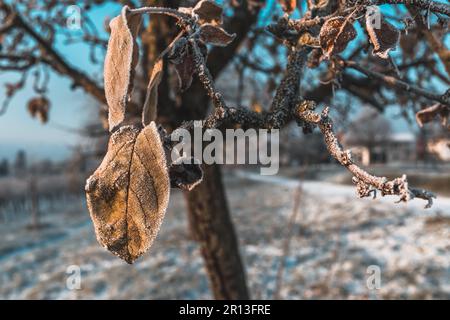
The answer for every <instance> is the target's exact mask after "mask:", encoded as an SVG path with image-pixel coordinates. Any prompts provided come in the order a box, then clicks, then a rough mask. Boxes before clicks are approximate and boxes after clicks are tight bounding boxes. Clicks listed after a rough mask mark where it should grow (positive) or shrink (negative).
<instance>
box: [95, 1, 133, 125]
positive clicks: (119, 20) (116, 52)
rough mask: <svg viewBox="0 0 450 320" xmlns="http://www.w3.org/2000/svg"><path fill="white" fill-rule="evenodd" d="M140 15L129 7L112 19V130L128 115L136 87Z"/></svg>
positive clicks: (107, 72)
mask: <svg viewBox="0 0 450 320" xmlns="http://www.w3.org/2000/svg"><path fill="white" fill-rule="evenodd" d="M140 23H141V18H140V15H129V14H128V7H127V6H125V7H124V8H123V9H122V13H121V15H119V16H117V17H115V18H114V19H112V20H111V22H110V28H111V36H110V38H109V42H108V50H107V52H106V57H105V65H104V78H105V79H104V81H105V94H106V100H107V102H108V106H109V129H110V131H113V129H115V128H116V127H117V126H119V125H120V124H121V123H122V122H123V121H124V120H125V116H126V107H127V103H128V101H129V100H130V94H131V91H132V89H133V78H134V74H135V68H136V65H137V62H138V58H139V49H138V45H137V43H136V39H135V38H136V35H137V33H138V29H139V26H140Z"/></svg>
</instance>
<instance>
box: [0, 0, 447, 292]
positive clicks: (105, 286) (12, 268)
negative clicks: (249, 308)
mask: <svg viewBox="0 0 450 320" xmlns="http://www.w3.org/2000/svg"><path fill="white" fill-rule="evenodd" d="M125 2H127V1H61V2H60V3H55V2H54V1H31V0H30V1H23V0H22V1H1V4H2V6H4V5H6V6H12V7H14V10H17V12H19V14H20V15H22V16H23V17H24V20H25V21H26V22H30V24H29V25H31V26H33V27H34V28H35V30H36V32H37V33H38V34H41V35H42V37H43V38H44V39H45V40H46V41H48V42H49V43H51V48H50V49H51V51H53V53H51V52H50V51H48V48H45V47H44V48H43V45H42V43H39V41H37V38H36V37H35V36H33V35H31V36H30V35H29V34H28V33H27V32H24V31H23V29H24V27H23V26H22V27H20V26H19V27H17V28H16V29H14V28H13V29H12V30H10V31H9V32H8V33H6V34H5V35H3V34H2V37H1V39H2V48H1V51H0V52H1V54H0V62H1V66H0V85H1V86H2V87H3V89H2V91H1V93H0V103H2V104H3V107H1V110H2V112H1V115H0V299H213V298H214V297H217V295H214V293H213V290H211V289H210V285H209V277H208V274H210V273H209V272H208V269H207V266H206V265H205V262H204V259H203V258H202V252H203V251H202V250H203V247H202V246H203V242H201V241H199V239H198V237H197V236H196V235H195V234H194V232H193V229H192V225H191V224H192V223H193V222H192V221H191V220H190V215H188V214H187V212H189V210H190V209H189V201H192V199H190V198H189V196H186V194H184V193H183V192H182V191H180V190H178V189H172V191H171V200H170V205H169V208H168V210H167V213H166V218H165V220H164V222H163V226H162V228H161V231H160V233H159V235H158V237H157V240H156V241H155V243H154V245H153V247H152V248H151V249H150V251H149V252H148V253H146V254H145V255H144V256H143V257H141V258H140V259H139V260H138V261H137V262H136V263H135V264H133V265H128V264H126V263H125V262H124V261H122V260H120V259H118V258H117V257H115V256H113V255H112V254H111V253H109V252H108V251H106V249H104V248H102V247H101V246H100V245H99V244H98V242H97V241H96V239H95V233H94V228H93V225H92V222H91V219H90V217H89V212H88V210H87V208H86V201H85V194H84V184H85V181H86V178H87V177H89V175H91V174H92V173H93V171H94V170H95V169H96V168H97V166H98V165H99V163H100V161H101V159H102V157H103V156H104V154H105V150H106V145H107V141H108V133H107V132H105V130H104V122H105V119H106V118H105V115H106V109H105V105H104V103H103V102H102V101H101V98H99V97H98V96H96V93H95V92H94V94H88V93H86V88H84V85H83V84H81V85H80V83H79V79H75V78H74V77H73V75H70V71H71V70H69V71H67V70H61V64H58V62H57V63H56V64H55V63H53V62H49V63H47V62H43V61H45V59H50V60H51V61H58V60H57V57H58V56H62V57H64V61H63V64H62V65H63V66H64V65H66V66H70V67H73V68H74V69H75V70H78V71H79V72H82V73H83V75H84V74H86V75H89V77H90V79H91V80H92V81H93V82H94V83H98V84H99V88H101V83H102V63H103V59H104V54H105V49H106V43H107V39H108V28H107V27H105V25H106V26H107V24H108V21H109V19H110V18H111V17H114V16H116V15H117V14H119V12H120V9H121V6H122V5H123V3H125ZM135 2H136V3H134V1H130V4H133V3H134V4H136V5H139V4H138V2H139V1H135ZM142 2H145V3H143V4H148V5H170V6H175V7H176V4H175V3H167V1H142ZM147 2H148V3H147ZM176 2H177V1H176ZM217 2H218V3H220V4H223V5H224V6H225V8H226V10H225V15H226V19H225V29H226V30H229V28H227V26H233V25H234V27H235V28H238V29H237V30H240V29H243V30H244V31H243V32H244V35H242V36H241V35H238V38H237V40H236V41H238V42H239V44H237V45H236V46H235V47H233V48H232V49H233V50H234V51H232V52H231V53H227V52H225V53H223V55H224V56H220V54H219V53H218V52H220V51H219V50H226V49H224V48H218V49H210V50H211V51H210V55H209V59H208V61H209V63H211V64H214V61H215V60H214V59H219V60H220V59H222V60H223V61H226V62H227V63H223V65H221V69H220V70H216V69H213V74H214V76H215V77H216V78H217V86H218V88H219V90H221V91H222V92H223V93H224V96H225V98H226V100H227V101H228V102H229V103H230V104H232V105H245V106H248V107H249V108H251V109H252V110H255V111H258V110H265V109H266V108H267V106H269V105H270V101H271V99H272V97H273V94H274V90H275V88H276V86H275V85H276V84H277V83H278V82H279V81H280V79H281V77H282V70H283V67H284V66H285V64H286V51H285V49H284V48H283V47H282V46H280V45H279V43H278V42H277V41H275V40H274V38H273V37H270V36H269V34H268V33H265V32H264V31H263V30H264V28H265V27H266V26H267V25H268V24H269V23H270V22H272V21H273V19H275V18H276V17H279V16H281V15H282V14H283V13H282V11H281V9H280V7H279V5H278V4H277V3H276V1H270V0H269V1H217ZM443 2H445V1H443ZM195 3H196V1H180V4H181V5H184V6H189V5H193V4H195ZM297 5H298V8H297V10H296V11H295V12H294V14H293V17H294V18H299V17H301V16H302V15H303V14H304V13H305V11H306V1H298V4H297ZM73 6H75V7H73ZM68 7H70V9H68ZM77 8H78V9H77ZM1 9H2V11H1V12H2V16H1V19H0V22H1V23H6V22H5V21H7V19H6V18H7V16H8V10H7V9H5V7H1ZM77 10H79V11H77ZM382 10H383V12H384V13H385V15H386V17H387V18H388V19H389V21H390V22H391V23H392V24H393V25H395V26H397V27H398V28H399V29H401V30H402V38H401V39H404V37H406V36H408V37H413V38H414V37H416V38H415V39H414V40H412V41H404V42H402V40H401V42H400V45H399V48H397V50H395V51H393V52H392V57H393V61H394V63H395V64H396V65H397V66H398V69H400V72H401V73H402V79H404V80H405V81H409V82H411V83H415V84H416V85H419V86H422V87H424V88H427V89H429V90H434V91H436V92H445V91H446V90H447V89H448V84H449V77H448V75H447V74H446V72H445V67H444V65H443V63H442V62H441V61H440V60H439V57H438V56H437V55H436V54H434V53H433V52H432V51H430V50H429V48H428V44H427V42H426V41H425V40H424V39H426V36H423V35H422V34H421V33H420V30H419V29H420V28H419V29H418V28H417V27H416V28H414V27H411V29H410V30H409V33H405V28H406V27H405V26H404V25H403V24H402V23H403V21H402V19H400V18H397V17H403V16H408V9H407V8H405V7H404V6H392V7H391V6H383V7H382ZM239 12H241V13H242V12H244V13H245V14H246V15H247V16H245V15H244V18H242V17H240V16H239V15H238V14H237V13H239ZM78 13H79V14H80V16H79V19H80V21H81V25H80V27H79V28H76V27H74V25H73V24H70V25H68V24H67V21H68V19H70V18H73V19H74V17H75V18H77V17H78V16H77V14H78ZM74 14H75V16H74ZM236 17H237V18H236ZM245 17H247V18H245ZM248 17H251V19H250V18H248ZM158 19H159V20H158ZM158 19H155V20H154V21H153V20H151V21H149V20H146V21H145V28H147V29H146V30H147V31H148V30H151V29H152V27H153V29H152V30H154V32H158V33H159V34H160V36H161V37H162V38H164V39H165V40H164V41H163V42H162V44H161V43H160V42H161V41H160V42H158V43H159V44H158V45H159V46H160V47H162V48H163V47H164V44H165V43H167V42H170V40H171V39H172V38H173V36H172V35H173V34H174V31H173V30H172V29H170V28H169V27H167V25H171V26H172V24H173V21H171V24H170V23H169V21H170V20H167V19H165V18H158ZM234 19H241V20H238V21H239V22H241V23H242V21H243V20H249V21H248V25H241V24H238V25H236V23H237V22H236V20H234ZM429 19H430V21H431V22H430V23H431V25H432V27H433V28H435V34H436V36H437V37H440V38H439V39H441V41H442V43H443V44H444V45H445V46H447V47H448V45H449V37H448V33H446V32H445V31H444V32H442V31H441V29H439V28H438V26H439V23H440V21H439V16H438V15H436V16H430V18H429ZM74 21H75V22H76V21H77V20H76V19H75V20H74ZM74 21H72V20H71V23H75V22H74ZM152 23H153V25H152ZM155 25H157V26H159V27H155ZM158 28H159V29H158ZM433 28H432V29H433ZM25 30H26V28H25ZM433 30H434V29H433ZM28 31H29V30H28ZM230 31H234V30H230ZM236 32H238V31H236ZM145 34H149V35H150V36H148V37H146V36H145ZM157 40H158V39H155V38H154V37H153V38H152V36H151V33H150V31H148V32H147V33H143V35H142V40H140V45H141V46H142V47H144V48H147V49H146V50H144V53H141V54H142V55H148V59H150V60H151V57H152V54H153V56H155V54H156V55H157V54H158V52H160V51H162V50H161V48H160V47H158V46H156V49H154V47H152V46H151V44H152V43H155V42H157ZM159 40H161V39H159ZM422 40H423V41H422ZM365 42H367V39H366V38H365V35H364V33H363V32H361V30H359V29H358V37H357V38H356V39H355V44H354V45H350V46H349V47H348V48H347V50H346V51H344V52H343V56H344V57H351V58H352V59H355V60H358V61H362V62H363V63H368V64H369V65H371V68H374V70H378V71H379V72H385V73H386V74H391V73H392V72H394V71H393V70H392V67H391V65H390V64H389V63H386V62H385V61H383V60H382V59H378V58H375V57H372V56H370V51H371V50H367V49H365V48H363V47H364V46H363V45H361V43H365ZM36 43H37V44H36ZM413 44H414V45H413ZM149 48H150V49H149ZM152 48H153V49H152ZM361 48H362V49H361ZM46 50H47V51H46ZM155 50H156V53H153V51H155ZM11 52H13V53H14V54H17V55H18V56H19V55H21V58H20V57H19V58H17V59H18V60H19V61H17V60H15V61H13V60H11V58H10V57H7V54H11ZM222 52H223V51H222ZM35 54H36V59H37V60H36V61H34V60H33V61H31V62H30V61H22V60H23V59H25V60H27V59H28V58H24V57H35V56H34V55H35ZM38 58H39V59H41V60H39V59H38ZM21 59H22V60H21ZM33 59H34V58H33ZM28 60H30V59H28ZM31 60H32V59H31ZM219 60H217V61H219ZM402 66H403V68H404V69H403V68H402ZM147 67H148V66H147ZM58 68H59V69H58ZM407 68H411V69H407ZM147 69H148V68H147ZM147 69H145V66H144V67H143V70H144V71H143V74H142V75H141V77H142V79H141V80H142V82H143V83H145V84H146V81H145V80H146V79H147V78H146V76H145V72H146V71H145V70H147ZM353 71H354V70H351V71H350V72H342V73H340V74H338V75H336V74H335V73H333V72H331V71H330V69H329V66H328V65H327V64H326V63H321V64H320V65H319V66H318V67H317V68H314V69H308V71H307V72H306V73H305V75H304V79H303V82H302V86H303V87H304V88H302V89H303V90H304V91H303V92H304V94H305V96H306V97H309V98H311V99H313V98H314V99H315V100H318V101H319V102H320V103H327V104H332V106H333V108H332V115H333V117H334V118H335V122H336V132H337V134H338V137H339V141H340V142H341V143H342V145H343V146H344V148H346V149H350V150H352V154H353V156H354V158H355V160H356V161H357V162H358V163H360V164H361V165H362V166H363V167H364V168H366V169H367V170H368V171H370V172H372V173H374V174H376V175H380V176H386V177H388V178H395V177H398V176H401V175H402V174H407V176H408V181H409V183H410V185H414V186H415V187H421V188H425V189H427V190H430V191H432V192H434V193H435V194H436V195H437V199H436V200H435V203H434V205H433V207H432V208H431V209H424V206H425V204H426V203H425V202H424V201H422V200H414V201H411V202H408V203H396V201H397V198H396V197H377V198H376V199H371V198H365V199H358V198H357V196H356V191H355V187H354V185H353V184H352V181H351V175H350V174H349V173H348V172H347V171H346V170H345V168H343V167H341V166H340V165H338V164H337V163H336V161H334V160H333V159H332V158H331V157H330V155H329V153H328V151H327V150H326V147H325V145H324V143H323V138H322V135H321V134H320V133H319V132H318V131H314V132H313V133H311V134H307V135H305V134H303V133H302V132H301V130H300V129H299V127H298V125H297V124H295V123H290V124H288V125H287V126H286V127H285V128H284V129H283V130H282V131H281V134H280V142H279V145H278V146H279V149H280V158H279V160H278V161H279V165H280V172H279V174H278V175H276V176H261V175H259V170H258V167H256V166H244V165H225V166H222V168H221V170H222V178H220V181H219V183H222V184H223V186H224V190H225V191H224V194H226V198H224V199H225V201H226V203H227V204H228V208H227V209H229V210H227V211H229V215H230V219H231V221H232V222H233V225H234V227H232V228H234V231H235V234H236V239H237V240H236V241H237V246H238V254H239V253H240V257H241V259H242V265H243V266H244V267H243V274H245V275H246V285H247V287H248V291H249V292H250V296H251V297H252V298H256V299H430V298H438V299H450V135H449V131H448V130H445V129H443V128H442V126H441V125H440V124H439V123H437V122H436V123H428V124H426V125H425V126H423V127H422V128H420V127H419V126H417V124H416V123H415V120H414V114H415V112H416V111H418V110H420V109H421V108H423V107H426V106H429V105H431V104H432V103H431V102H430V101H428V100H427V99H425V98H423V97H416V96H411V94H410V93H407V94H405V93H403V92H397V91H396V90H394V89H392V88H385V87H383V86H382V85H381V84H379V83H376V81H375V80H370V81H369V80H367V78H365V77H363V76H361V75H360V74H356V73H355V72H353ZM168 72H169V73H170V74H171V76H170V77H169V78H170V79H169V80H168V82H170V81H172V83H176V78H174V75H173V70H172V71H171V70H169V71H168ZM174 79H175V80H174ZM77 81H78V82H77ZM174 81H175V82H174ZM175 86H176V85H175ZM143 87H144V89H145V85H144V86H143ZM169 87H170V86H169ZM198 87H200V89H199V90H197V89H198ZM83 88H84V89H85V90H83ZM161 90H162V91H163V92H162V93H161V97H162V98H161V101H162V102H161V104H162V107H161V106H160V109H161V110H162V111H161V115H160V117H159V120H160V122H161V123H163V124H164V125H165V126H166V127H167V128H168V130H169V131H170V128H171V127H172V128H173V127H176V126H177V125H178V124H179V123H180V122H181V121H183V120H186V119H199V118H202V117H203V113H201V112H200V111H199V110H195V111H194V112H193V113H187V112H188V111H186V110H189V106H197V105H202V103H203V104H204V105H205V107H204V110H205V111H204V112H206V111H207V110H208V108H209V102H208V101H206V102H205V101H204V100H205V98H203V96H204V92H202V88H201V86H199V85H198V83H197V82H194V84H193V87H192V88H191V89H189V90H191V92H193V93H191V95H189V94H186V93H184V94H179V93H176V94H174V93H173V92H170V90H168V89H166V87H165V86H164V85H162V89H161ZM195 90H197V91H195ZM94 91H95V90H94ZM144 92H145V91H144ZM175 95H177V96H175ZM193 97H194V98H198V97H202V98H201V101H200V102H199V103H198V104H197V103H193V102H192V101H196V100H195V99H194V98H193ZM165 98H166V99H165ZM39 99H40V100H39ZM193 99H194V100H193ZM188 102H189V103H188ZM33 105H34V106H36V105H37V106H38V107H37V110H40V111H38V112H35V111H33V110H36V109H33ZM183 108H184V109H183ZM192 109H194V107H192ZM174 114H176V115H180V116H179V117H178V116H177V117H175V116H173V115H174ZM39 120H40V121H39ZM197 192H200V191H197ZM207 196H208V197H215V195H214V194H209V195H206V196H205V199H207ZM205 201H206V200H205ZM225 207H227V206H225ZM210 209H211V210H213V207H211V208H210ZM194 223H195V222H194ZM373 270H379V274H378V273H377V274H376V276H377V277H378V276H379V278H377V279H379V280H380V281H379V283H378V285H377V286H376V287H374V286H373V283H372V282H371V281H372V280H373V278H371V276H373V272H372V271H373ZM73 276H76V277H78V276H79V280H80V282H79V286H77V287H76V288H74V287H73V286H71V285H70V284H71V283H72V284H73V279H74V278H73ZM231 277H233V276H231ZM239 277H241V275H239ZM241 278H242V277H241ZM76 279H78V278H76Z"/></svg>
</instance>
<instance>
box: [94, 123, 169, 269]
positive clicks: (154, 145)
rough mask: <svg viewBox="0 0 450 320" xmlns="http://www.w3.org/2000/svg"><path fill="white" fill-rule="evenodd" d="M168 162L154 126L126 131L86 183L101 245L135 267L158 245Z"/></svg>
mask: <svg viewBox="0 0 450 320" xmlns="http://www.w3.org/2000/svg"><path fill="white" fill-rule="evenodd" d="M169 193H170V181H169V176H168V171H167V166H166V158H165V154H164V150H163V147H162V143H161V139H160V136H159V133H158V129H157V128H156V125H155V123H154V122H151V123H150V124H149V125H148V126H146V127H145V128H144V129H142V130H141V128H140V127H137V126H122V127H120V128H119V129H118V130H117V131H115V132H114V133H113V134H112V136H111V138H110V141H109V145H108V152H107V153H106V156H105V158H104V159H103V161H102V163H101V165H100V166H99V168H98V169H97V170H96V171H95V172H94V174H93V175H92V176H91V177H90V178H89V179H88V180H87V182H86V195H87V203H88V208H89V211H90V214H91V218H92V220H93V222H94V227H95V232H96V235H97V240H98V241H99V242H100V244H101V245H103V246H104V247H106V248H107V249H108V250H109V251H111V252H112V253H114V254H115V255H117V256H119V257H120V258H122V259H124V260H125V261H127V262H128V263H132V262H133V261H135V260H136V259H137V258H138V257H139V256H141V255H142V254H143V253H144V252H146V251H147V250H148V248H149V247H150V246H151V245H152V243H153V241H154V239H155V238H156V235H157V233H158V230H159V228H160V226H161V223H162V220H163V218H164V214H165V211H166V208H167V205H168V201H169Z"/></svg>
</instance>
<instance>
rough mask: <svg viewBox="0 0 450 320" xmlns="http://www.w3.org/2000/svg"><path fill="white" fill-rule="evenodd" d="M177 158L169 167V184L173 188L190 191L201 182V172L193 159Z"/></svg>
mask: <svg viewBox="0 0 450 320" xmlns="http://www.w3.org/2000/svg"><path fill="white" fill-rule="evenodd" d="M184 160H185V158H182V157H181V158H179V159H177V160H176V161H175V162H173V163H172V164H171V165H170V167H169V177H170V184H171V186H172V187H173V188H180V189H182V190H186V191H191V190H192V189H194V188H195V187H196V186H197V185H198V184H199V183H201V182H202V180H203V170H202V168H201V166H200V164H197V163H196V162H195V160H194V159H193V158H190V159H189V160H190V161H186V162H185V161H184Z"/></svg>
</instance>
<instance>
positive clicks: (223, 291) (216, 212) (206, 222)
mask: <svg viewBox="0 0 450 320" xmlns="http://www.w3.org/2000/svg"><path fill="white" fill-rule="evenodd" d="M204 173H205V175H204V179H203V182H202V183H201V184H200V185H198V186H197V187H196V188H195V189H194V190H192V191H191V192H187V193H186V194H185V196H186V200H187V203H188V210H189V220H190V224H191V230H192V231H194V236H195V238H196V240H197V241H198V242H199V243H200V246H201V253H202V256H203V259H204V261H205V266H206V269H207V272H208V276H209V280H210V286H211V289H212V292H213V294H214V298H216V299H249V293H248V290H247V285H246V276H245V271H244V267H243V265H242V262H241V257H240V254H239V245H238V242H237V237H236V233H235V230H234V227H233V222H232V221H231V217H230V214H229V209H228V204H227V200H226V195H225V190H224V187H223V184H222V174H221V170H220V167H219V166H218V165H211V166H205V167H204Z"/></svg>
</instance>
